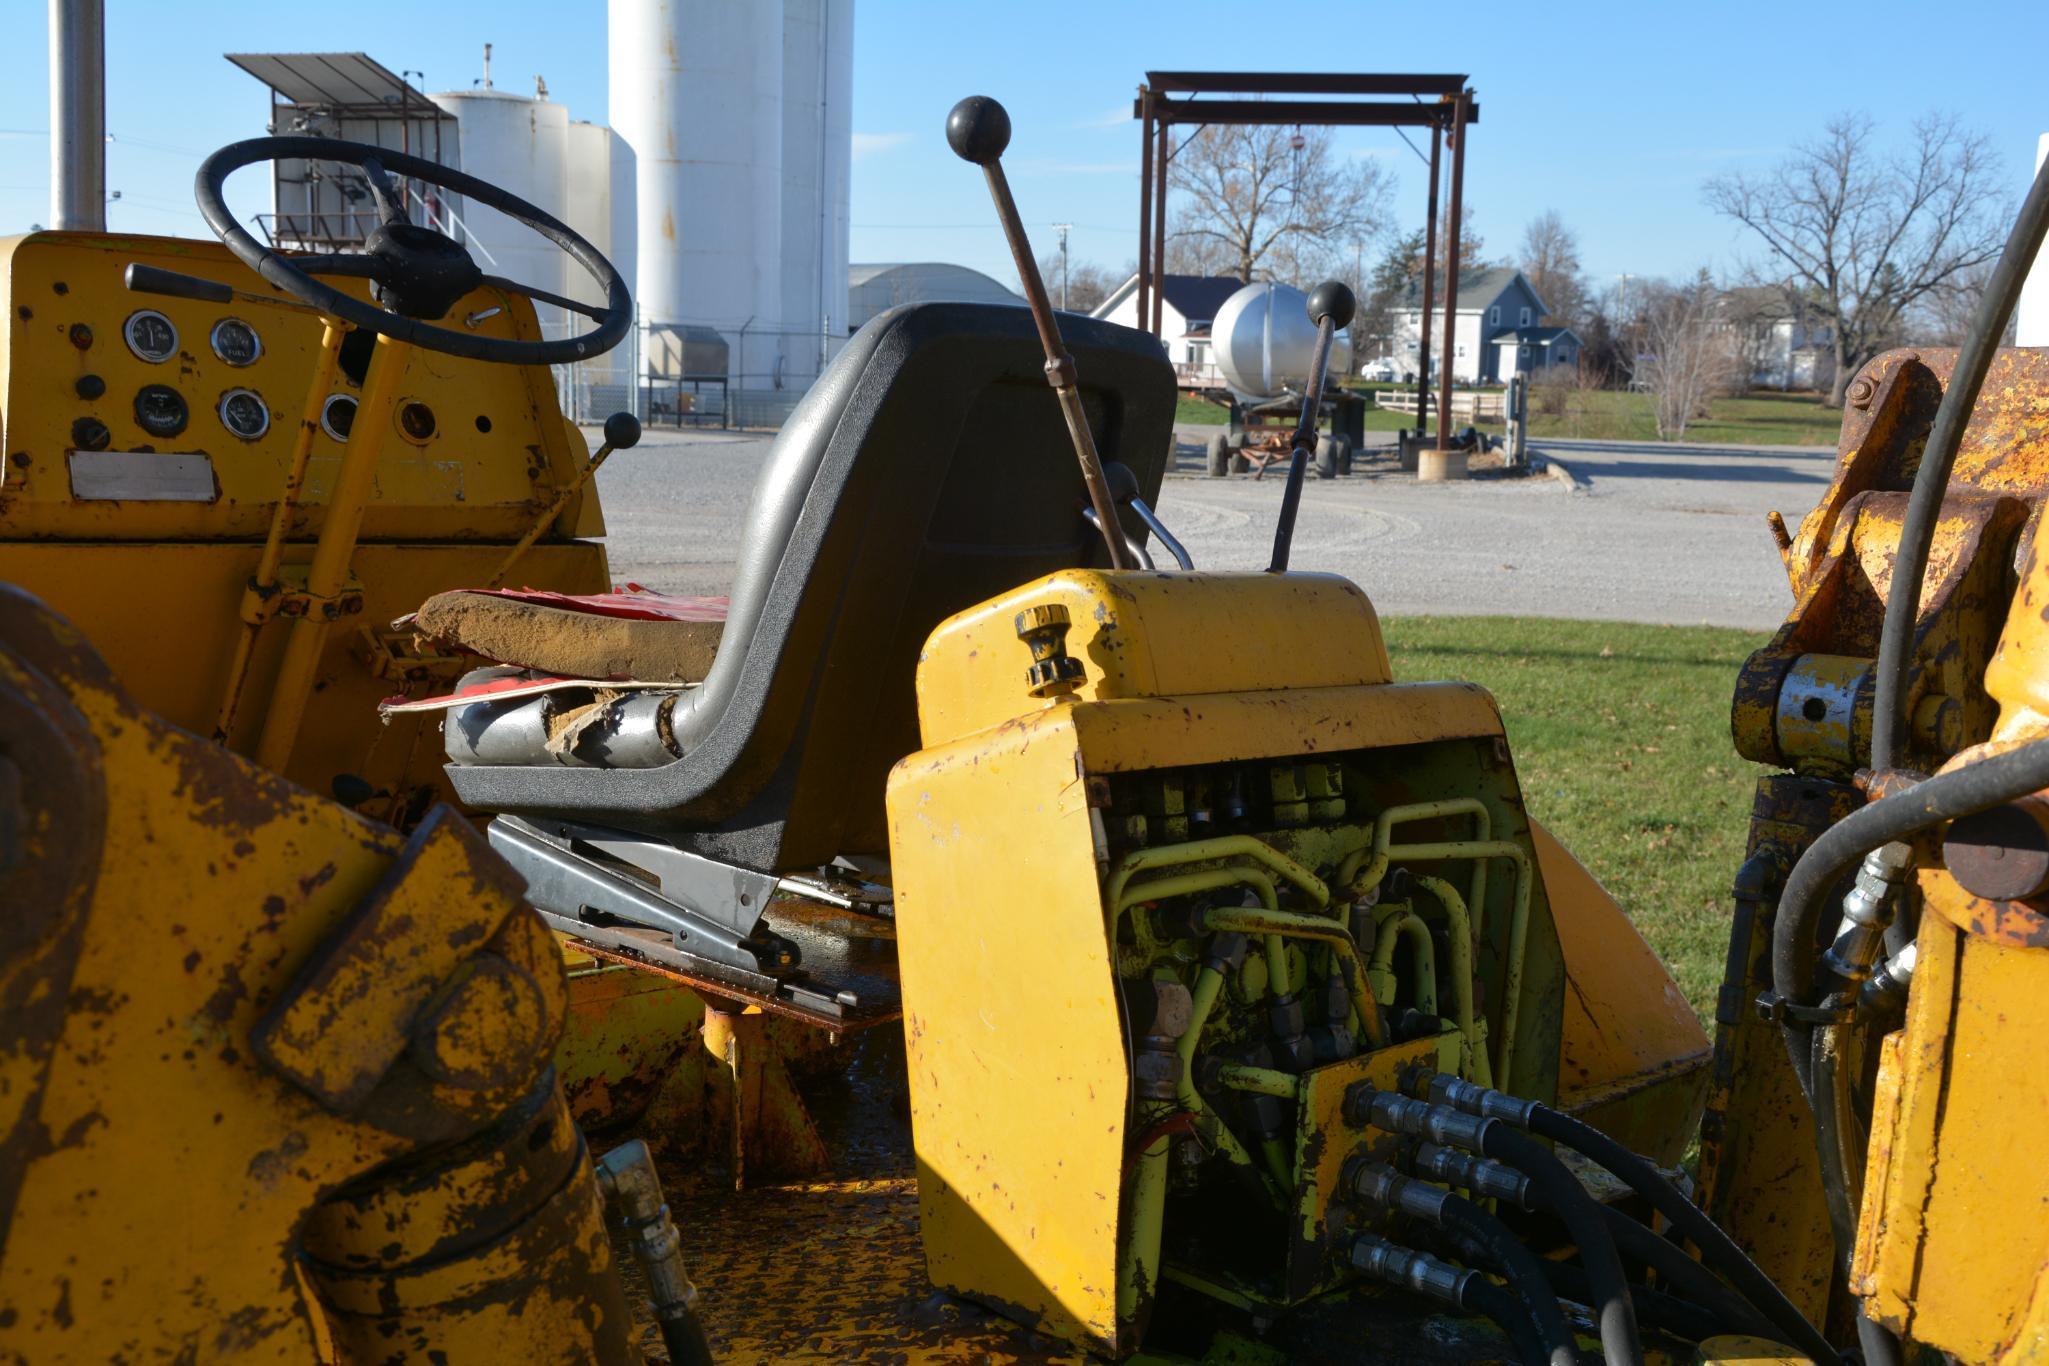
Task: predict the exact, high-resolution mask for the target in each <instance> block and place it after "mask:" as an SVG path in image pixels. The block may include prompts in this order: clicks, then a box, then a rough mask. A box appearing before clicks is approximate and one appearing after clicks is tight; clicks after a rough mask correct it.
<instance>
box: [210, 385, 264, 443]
mask: <svg viewBox="0 0 2049 1366" xmlns="http://www.w3.org/2000/svg"><path fill="white" fill-rule="evenodd" d="M220 417H221V425H222V426H223V427H226V428H227V429H228V430H229V431H231V432H233V433H234V434H235V435H236V436H239V437H241V438H242V439H243V440H244V441H254V440H256V439H257V438H258V437H260V436H262V435H263V434H264V433H265V432H267V431H269V430H270V409H269V408H267V407H265V406H264V403H263V396H262V395H261V394H259V393H257V392H256V391H255V390H254V389H230V390H228V392H226V393H225V394H222V395H221V406H220Z"/></svg>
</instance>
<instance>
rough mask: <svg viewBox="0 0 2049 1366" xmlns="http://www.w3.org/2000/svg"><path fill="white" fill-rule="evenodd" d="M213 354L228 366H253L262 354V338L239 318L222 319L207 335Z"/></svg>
mask: <svg viewBox="0 0 2049 1366" xmlns="http://www.w3.org/2000/svg"><path fill="white" fill-rule="evenodd" d="M207 341H208V342H210V343H211V344H212V346H213V353H214V354H215V355H216V356H219V357H220V358H221V359H222V360H224V361H226V362H227V363H228V364H230V365H254V364H255V363H256V358H257V357H258V356H260V355H262V354H263V338H261V337H259V336H257V335H256V329H255V328H253V327H251V326H250V325H249V324H248V323H245V322H243V321H242V320H241V319H240V318H222V319H221V320H220V321H219V322H217V323H215V324H214V325H213V331H212V332H211V333H209V334H208V335H207Z"/></svg>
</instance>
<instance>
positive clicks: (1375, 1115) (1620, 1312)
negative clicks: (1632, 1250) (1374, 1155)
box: [1345, 1078, 1643, 1366]
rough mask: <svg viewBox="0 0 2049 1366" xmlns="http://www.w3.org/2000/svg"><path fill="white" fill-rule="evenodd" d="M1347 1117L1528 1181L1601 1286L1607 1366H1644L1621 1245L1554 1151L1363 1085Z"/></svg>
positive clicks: (1599, 1312)
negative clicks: (1461, 1152) (1501, 1165)
mask: <svg viewBox="0 0 2049 1366" xmlns="http://www.w3.org/2000/svg"><path fill="white" fill-rule="evenodd" d="M1451 1080H1457V1079H1456V1078H1452V1079H1451ZM1460 1085H1469V1083H1464V1082H1461V1083H1460ZM1472 1089H1473V1090H1475V1091H1479V1092H1482V1093H1483V1094H1485V1095H1489V1096H1494V1095H1499V1094H1500V1093H1499V1092H1496V1091H1486V1090H1485V1089H1484V1088H1481V1087H1473V1088H1472ZM1504 1099H1507V1098H1506V1097H1504ZM1345 1117H1346V1118H1347V1119H1348V1120H1349V1121H1351V1122H1353V1123H1355V1124H1356V1123H1367V1124H1371V1125H1373V1126H1374V1127H1375V1128H1378V1129H1385V1130H1387V1131H1389V1132H1391V1133H1402V1134H1410V1135H1414V1136H1417V1137H1422V1138H1428V1139H1430V1140H1431V1141H1432V1142H1433V1143H1438V1144H1447V1143H1448V1144H1453V1145H1455V1146H1457V1147H1461V1148H1465V1149H1467V1150H1468V1151H1471V1152H1477V1153H1479V1154H1480V1155H1481V1156H1483V1157H1491V1158H1493V1159H1495V1160H1496V1161H1499V1162H1506V1163H1507V1164H1508V1165H1510V1166H1512V1167H1514V1168H1516V1169H1517V1170H1518V1171H1520V1172H1522V1173H1523V1175H1525V1176H1527V1177H1529V1178H1530V1185H1529V1189H1530V1194H1531V1197H1532V1199H1533V1200H1534V1201H1535V1202H1536V1203H1537V1204H1538V1206H1539V1207H1540V1208H1542V1209H1544V1210H1546V1211H1548V1212H1549V1213H1551V1214H1554V1215H1556V1216H1557V1217H1558V1218H1559V1219H1560V1220H1561V1221H1563V1223H1564V1224H1565V1228H1566V1232H1567V1233H1569V1234H1570V1235H1571V1237H1572V1240H1573V1242H1574V1243H1575V1244H1577V1245H1578V1247H1579V1255H1580V1261H1581V1262H1582V1263H1583V1264H1584V1265H1585V1266H1586V1269H1587V1276H1588V1278H1589V1280H1590V1281H1591V1282H1592V1285H1593V1287H1594V1290H1593V1298H1594V1300H1595V1303H1594V1304H1593V1305H1592V1306H1590V1307H1591V1308H1592V1309H1593V1310H1594V1315H1595V1321H1596V1322H1597V1323H1598V1324H1599V1325H1600V1331H1601V1354H1602V1357H1603V1358H1604V1359H1605V1360H1606V1362H1607V1363H1608V1366H1642V1362H1643V1344H1642V1341H1641V1340H1640V1338H1639V1336H1638V1334H1637V1328H1636V1308H1635V1305H1634V1304H1632V1303H1631V1301H1630V1298H1629V1282H1628V1279H1627V1277H1625V1276H1624V1275H1623V1271H1622V1258H1621V1257H1620V1256H1619V1255H1617V1253H1616V1251H1615V1240H1614V1238H1613V1237H1612V1236H1611V1235H1610V1234H1609V1232H1608V1226H1607V1223H1606V1221H1604V1220H1603V1219H1602V1217H1601V1214H1600V1209H1599V1207H1598V1206H1597V1205H1596V1204H1595V1203H1594V1199H1593V1197H1592V1196H1590V1195H1588V1194H1587V1193H1586V1191H1585V1189H1584V1188H1582V1187H1581V1186H1580V1184H1579V1181H1578V1179H1577V1178H1575V1177H1574V1176H1573V1174H1572V1173H1571V1172H1569V1171H1567V1170H1566V1168H1565V1164H1564V1163H1562V1162H1560V1161H1559V1160H1558V1159H1557V1158H1556V1157H1554V1156H1552V1155H1551V1152H1550V1150H1549V1149H1547V1148H1545V1147H1544V1146H1543V1145H1542V1144H1540V1143H1538V1142H1537V1141H1536V1140H1534V1139H1532V1138H1531V1137H1529V1136H1528V1135H1527V1134H1524V1133H1521V1132H1520V1131H1518V1130H1517V1129H1515V1128H1513V1127H1512V1126H1510V1125H1508V1124H1505V1123H1502V1122H1500V1121H1499V1120H1496V1119H1494V1118H1492V1117H1489V1116H1480V1115H1474V1114H1470V1113H1466V1112H1464V1111H1461V1110H1458V1109H1454V1108H1453V1107H1451V1106H1449V1105H1433V1104H1431V1103H1430V1102H1428V1101H1421V1100H1411V1099H1409V1098H1408V1097H1407V1096H1404V1095H1402V1094H1400V1093H1399V1092H1395V1091H1379V1090H1373V1089H1371V1088H1369V1087H1366V1086H1363V1085H1362V1086H1360V1087H1356V1088H1354V1090H1353V1091H1352V1092H1351V1093H1350V1094H1348V1095H1347V1096H1346V1099H1345Z"/></svg>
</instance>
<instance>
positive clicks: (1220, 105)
mask: <svg viewBox="0 0 2049 1366" xmlns="http://www.w3.org/2000/svg"><path fill="white" fill-rule="evenodd" d="M1452 103H1453V101H1452V100H1450V99H1446V100H1445V101H1443V102H1441V103H1435V104H1392V103H1389V104H1363V103H1353V102H1348V101H1344V100H1166V99H1158V98H1155V99H1154V101H1153V117H1154V118H1155V119H1156V120H1157V121H1158V122H1160V123H1162V124H1170V125H1171V124H1176V123H1209V124H1217V125H1224V124H1232V125H1258V124H1272V123H1302V124H1308V125H1310V126H1312V127H1317V128H1428V127H1431V126H1433V125H1436V126H1439V127H1441V126H1443V125H1444V124H1445V123H1447V122H1449V121H1450V119H1451V105H1452ZM1143 104H1144V101H1142V100H1135V101H1133V102H1132V106H1131V112H1132V116H1133V117H1134V118H1141V117H1143V116H1144V115H1143ZM1465 108H1466V117H1465V121H1466V122H1467V123H1478V122H1479V121H1480V106H1479V105H1478V104H1476V103H1474V102H1472V101H1471V100H1467V101H1466V102H1465Z"/></svg>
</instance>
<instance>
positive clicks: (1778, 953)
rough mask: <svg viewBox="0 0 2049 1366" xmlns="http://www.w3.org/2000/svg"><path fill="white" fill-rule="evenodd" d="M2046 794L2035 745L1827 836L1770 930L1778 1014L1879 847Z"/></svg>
mask: <svg viewBox="0 0 2049 1366" xmlns="http://www.w3.org/2000/svg"><path fill="white" fill-rule="evenodd" d="M2044 787H2049V740H2034V741H2030V742H2029V743H2027V744H2025V745H2022V746H2021V747H2020V748H2018V749H2011V750H2008V751H2007V752H2006V753H2004V754H1995V755H1991V756H1989V757H1987V758H1983V759H1977V760H1974V761H1972V762H1971V763H1970V764H1967V765H1966V766H1964V767H1963V768H1958V769H1952V770H1951V771H1949V772H1948V773H1940V774H1937V775H1936V776H1935V777H1933V778H1929V779H1927V780H1926V781H1924V782H1920V783H1916V784H1915V785H1914V786H1912V787H1910V788H1908V789H1906V790H1905V791H1903V792H1896V793H1894V794H1892V795H1891V796H1889V797H1881V798H1880V799H1879V800H1877V801H1875V802H1873V803H1871V804H1870V805H1869V806H1866V807H1864V808H1863V809H1862V810H1859V811H1854V812H1852V813H1851V814H1849V815H1848V816H1845V817H1844V818H1843V819H1842V820H1840V821H1837V822H1836V823H1835V824H1834V825H1832V826H1830V827H1829V828H1828V829H1827V830H1826V831H1824V832H1822V834H1821V836H1820V838H1818V839H1816V840H1815V841H1814V843H1813V844H1810V845H1808V846H1807V852H1806V853H1804V854H1802V855H1801V856H1800V860H1799V862H1797V863H1795V864H1794V865H1793V871H1792V872H1791V873H1788V874H1787V875H1786V885H1785V888H1784V889H1783V890H1782V891H1781V892H1780V893H1779V911H1778V917H1777V920H1776V921H1775V923H1774V924H1773V925H1772V991H1773V993H1774V995H1775V996H1776V997H1777V998H1778V1001H1779V1004H1780V1007H1781V1009H1783V1008H1785V1007H1786V1006H1788V1005H1790V1004H1794V1003H1799V1002H1803V1001H1805V1000H1806V998H1807V994H1808V992H1809V990H1810V989H1811V981H1810V977H1811V972H1810V969H1811V968H1812V966H1813V959H1814V938H1815V917H1816V916H1818V915H1819V914H1820V912H1821V907H1822V903H1823V901H1824V899H1825V898H1826V896H1827V893H1828V891H1829V889H1830V888H1831V887H1833V886H1835V885H1836V883H1837V882H1838V881H1840V880H1841V879H1842V876H1843V874H1845V873H1847V872H1848V871H1849V870H1850V869H1851V868H1852V867H1853V866H1854V865H1855V864H1856V863H1857V862H1858V861H1859V860H1860V859H1862V858H1863V857H1864V856H1865V855H1866V854H1868V853H1870V852H1871V851H1872V850H1874V849H1877V848H1878V847H1879V846H1881V845H1884V844H1889V843H1892V842H1893V841H1895V840H1905V839H1908V838H1910V837H1912V836H1914V835H1917V834H1919V833H1920V832H1922V831H1924V830H1928V829H1931V828H1933V827H1934V826H1937V825H1940V824H1942V823H1943V822H1944V821H1948V820H1955V819H1956V818H1957V817H1959V816H1968V815H1971V814H1972V813H1974V812H1978V811H1983V810H1985V809H1986V808H1987V807H1991V806H1997V805H1999V804H2000V803H2002V802H2010V801H2012V800H2014V799H2015V798H2017V797H2024V796H2026V795H2028V794H2029V793H2031V792H2038V791H2040V790H2041V789H2042V788H2044ZM1780 1026H1781V1032H1782V1033H1783V1034H1784V1035H1785V1039H1786V1051H1787V1054H1788V1056H1789V1057H1790V1058H1791V1059H1792V1062H1793V1070H1794V1072H1795V1074H1796V1075H1797V1076H1798V1077H1799V1079H1800V1086H1801V1089H1802V1091H1803V1092H1808V1093H1810V1094H1811V1092H1812V1089H1813V1088H1812V1082H1811V1078H1810V1075H1809V1072H1810V1069H1809V1062H1810V1057H1809V1052H1808V1049H1809V1026H1808V1025H1806V1024H1804V1023H1802V1022H1801V1021H1799V1020H1797V1019H1791V1018H1786V1019H1782V1020H1781V1022H1780ZM1618 1175H1619V1173H1618ZM1796 1345H1797V1344H1796Z"/></svg>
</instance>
